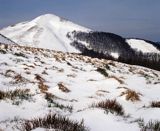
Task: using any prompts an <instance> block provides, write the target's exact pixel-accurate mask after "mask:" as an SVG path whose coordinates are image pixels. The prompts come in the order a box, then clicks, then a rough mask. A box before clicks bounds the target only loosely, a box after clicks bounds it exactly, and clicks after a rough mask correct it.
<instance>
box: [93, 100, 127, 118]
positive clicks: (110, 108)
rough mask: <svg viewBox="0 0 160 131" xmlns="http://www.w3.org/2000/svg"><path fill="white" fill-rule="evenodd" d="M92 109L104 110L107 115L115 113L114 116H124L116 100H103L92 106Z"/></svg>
mask: <svg viewBox="0 0 160 131" xmlns="http://www.w3.org/2000/svg"><path fill="white" fill-rule="evenodd" d="M92 107H98V108H102V109H104V110H105V111H106V112H107V113H108V112H111V113H113V114H114V113H115V114H116V115H124V110H123V107H122V105H120V104H119V103H118V102H117V101H116V100H108V99H107V100H105V101H102V102H99V103H97V104H93V105H92Z"/></svg>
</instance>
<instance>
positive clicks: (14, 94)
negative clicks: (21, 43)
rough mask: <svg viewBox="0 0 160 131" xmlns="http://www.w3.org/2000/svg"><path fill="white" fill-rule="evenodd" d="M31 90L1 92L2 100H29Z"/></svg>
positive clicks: (0, 97)
mask: <svg viewBox="0 0 160 131" xmlns="http://www.w3.org/2000/svg"><path fill="white" fill-rule="evenodd" d="M29 92H30V90H29V89H16V90H14V91H6V92H5V91H0V100H4V99H11V100H14V99H16V98H19V99H25V100H27V99H28V98H29V97H31V95H30V94H29Z"/></svg>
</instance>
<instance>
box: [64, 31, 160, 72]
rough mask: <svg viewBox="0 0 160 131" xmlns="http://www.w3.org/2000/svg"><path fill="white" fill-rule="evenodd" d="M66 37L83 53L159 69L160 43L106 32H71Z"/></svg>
mask: <svg viewBox="0 0 160 131" xmlns="http://www.w3.org/2000/svg"><path fill="white" fill-rule="evenodd" d="M67 36H68V38H69V39H71V40H72V41H73V42H72V43H71V45H72V46H74V47H75V48H76V49H78V50H80V51H81V52H82V54H83V55H87V56H91V57H96V58H105V59H111V60H116V61H119V62H124V63H128V64H132V65H141V66H145V67H149V68H152V69H156V70H160V66H159V65H160V45H158V44H156V43H154V42H151V41H148V40H143V39H135V38H130V39H129V38H127V39H126V38H123V37H121V36H119V35H116V34H113V33H106V32H96V31H92V32H89V33H88V32H72V33H69V34H68V35H67Z"/></svg>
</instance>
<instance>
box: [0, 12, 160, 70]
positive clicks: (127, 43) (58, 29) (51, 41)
mask: <svg viewBox="0 0 160 131" xmlns="http://www.w3.org/2000/svg"><path fill="white" fill-rule="evenodd" d="M0 33H2V34H4V35H5V36H7V37H8V38H10V39H12V40H14V41H15V42H16V43H18V44H19V45H25V46H31V47H37V48H47V49H53V50H57V51H63V52H76V53H81V54H83V55H87V56H91V57H96V58H105V59H111V60H116V61H120V62H124V63H127V64H132V65H141V66H145V67H149V68H152V69H156V70H160V66H159V65H160V45H159V44H157V43H155V42H152V41H148V40H143V39H133V38H127V39H126V38H123V37H121V36H119V35H116V34H113V33H107V32H97V31H91V30H90V29H87V28H85V27H82V26H79V25H76V24H74V23H72V22H70V21H68V20H65V19H63V18H60V17H58V16H55V15H51V14H46V15H42V16H39V17H37V18H36V19H34V20H32V21H30V22H23V23H19V24H16V25H14V26H10V27H7V28H4V29H2V30H1V31H0Z"/></svg>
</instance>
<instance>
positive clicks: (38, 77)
mask: <svg viewBox="0 0 160 131" xmlns="http://www.w3.org/2000/svg"><path fill="white" fill-rule="evenodd" d="M35 79H36V80H38V81H39V82H45V79H43V78H42V77H41V76H40V75H39V74H35Z"/></svg>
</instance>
